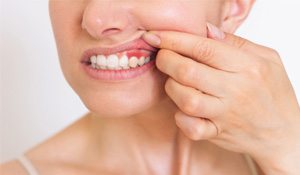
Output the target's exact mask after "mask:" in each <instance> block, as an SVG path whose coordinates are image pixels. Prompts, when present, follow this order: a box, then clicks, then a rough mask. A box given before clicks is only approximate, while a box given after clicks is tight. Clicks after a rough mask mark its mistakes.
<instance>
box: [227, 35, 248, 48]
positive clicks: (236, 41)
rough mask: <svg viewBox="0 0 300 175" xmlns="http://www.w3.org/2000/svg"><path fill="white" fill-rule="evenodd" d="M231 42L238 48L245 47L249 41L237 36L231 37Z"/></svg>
mask: <svg viewBox="0 0 300 175" xmlns="http://www.w3.org/2000/svg"><path fill="white" fill-rule="evenodd" d="M231 42H232V44H233V45H234V46H235V47H237V48H239V49H243V48H246V47H247V45H248V43H249V42H248V40H246V39H244V38H241V37H239V36H235V37H233V38H232V41H231Z"/></svg>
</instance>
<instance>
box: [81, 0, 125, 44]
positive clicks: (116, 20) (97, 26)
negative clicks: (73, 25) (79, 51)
mask: <svg viewBox="0 0 300 175" xmlns="http://www.w3.org/2000/svg"><path fill="white" fill-rule="evenodd" d="M129 16H130V15H129V12H128V5H126V4H125V3H124V2H120V0H116V1H114V0H109V1H99V0H92V1H89V3H88V4H87V6H86V8H85V9H84V13H83V17H82V28H83V29H85V30H86V31H87V32H88V33H89V35H90V36H92V37H93V38H95V39H102V38H104V37H108V36H112V35H116V34H119V33H122V32H123V31H124V30H126V28H128V27H129V20H130V19H129Z"/></svg>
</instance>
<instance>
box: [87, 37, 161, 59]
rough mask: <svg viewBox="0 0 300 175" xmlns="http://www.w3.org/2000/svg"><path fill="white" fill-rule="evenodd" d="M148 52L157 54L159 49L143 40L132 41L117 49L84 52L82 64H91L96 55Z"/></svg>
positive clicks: (103, 48)
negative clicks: (133, 51) (130, 51)
mask: <svg viewBox="0 0 300 175" xmlns="http://www.w3.org/2000/svg"><path fill="white" fill-rule="evenodd" d="M133 49H136V50H147V51H150V52H153V53H154V52H157V50H158V49H157V48H155V47H152V46H151V45H149V44H148V43H147V42H145V41H144V40H143V39H142V38H139V39H136V40H133V41H130V42H128V43H125V44H121V45H119V46H116V47H111V48H108V47H97V48H92V49H88V50H86V51H85V52H83V55H82V59H81V61H82V62H89V61H90V57H92V56H94V55H111V54H115V53H118V52H124V51H126V50H133Z"/></svg>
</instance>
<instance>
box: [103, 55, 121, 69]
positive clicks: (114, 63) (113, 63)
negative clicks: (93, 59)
mask: <svg viewBox="0 0 300 175" xmlns="http://www.w3.org/2000/svg"><path fill="white" fill-rule="evenodd" d="M106 61H107V62H106V64H107V68H108V69H109V70H115V69H116V68H117V67H119V58H118V56H117V55H109V56H108V57H107V60H106Z"/></svg>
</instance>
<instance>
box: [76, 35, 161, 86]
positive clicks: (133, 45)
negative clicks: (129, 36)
mask: <svg viewBox="0 0 300 175" xmlns="http://www.w3.org/2000/svg"><path fill="white" fill-rule="evenodd" d="M157 52H158V49H157V48H154V47H152V46H151V45H149V44H148V43H146V42H145V41H144V40H143V39H137V40H134V41H131V42H129V43H125V44H122V45H119V46H116V47H112V48H105V47H99V48H94V49H89V50H87V51H85V52H84V53H83V55H82V59H81V63H82V64H81V65H82V66H83V69H84V70H85V72H86V73H87V75H88V76H89V77H91V78H93V79H96V80H108V81H114V80H126V79H132V78H135V77H138V76H141V75H142V74H144V73H145V72H148V71H150V70H152V68H153V67H155V58H156V55H157Z"/></svg>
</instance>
